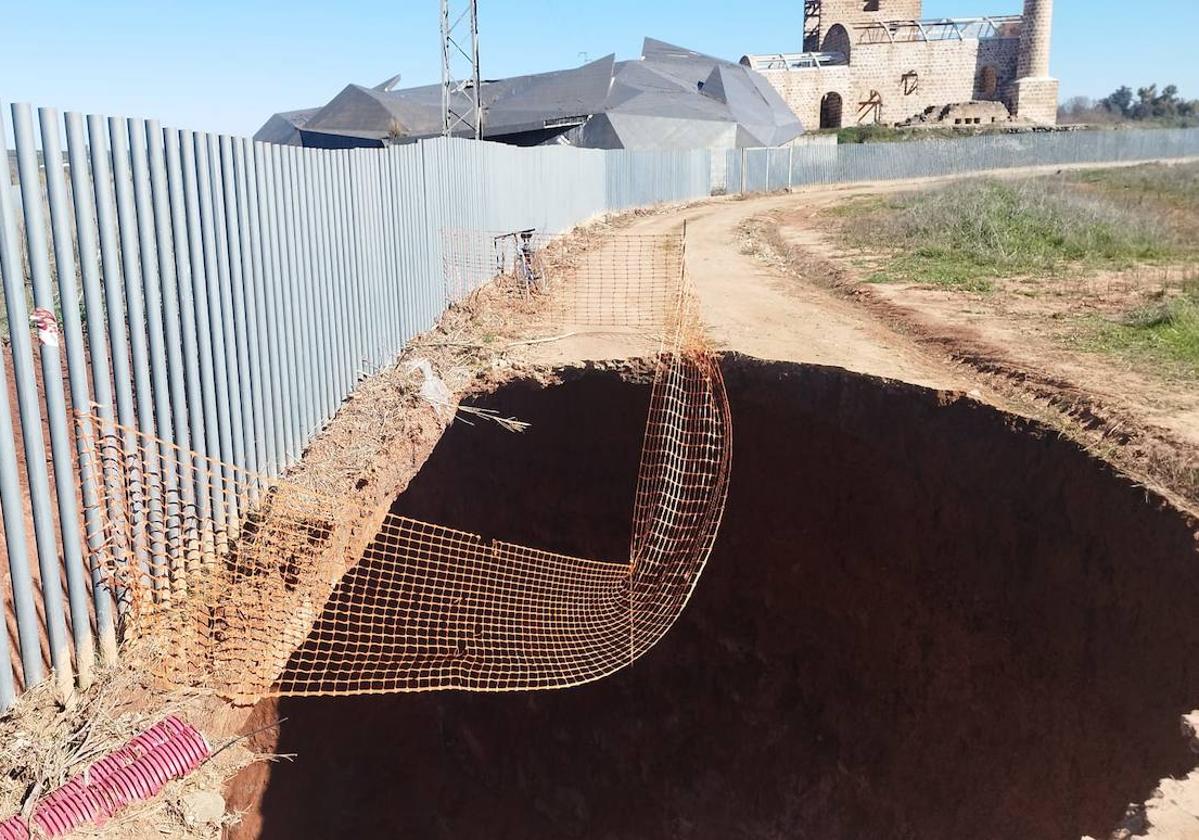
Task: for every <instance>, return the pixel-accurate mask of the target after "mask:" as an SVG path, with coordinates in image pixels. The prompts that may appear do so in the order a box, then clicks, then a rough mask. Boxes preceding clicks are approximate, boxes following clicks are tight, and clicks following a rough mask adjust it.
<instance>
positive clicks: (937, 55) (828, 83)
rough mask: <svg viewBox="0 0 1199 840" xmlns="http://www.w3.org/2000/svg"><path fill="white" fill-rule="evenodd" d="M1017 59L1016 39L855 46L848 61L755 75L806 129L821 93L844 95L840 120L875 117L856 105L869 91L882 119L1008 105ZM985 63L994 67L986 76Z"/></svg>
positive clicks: (813, 124) (814, 121) (814, 123)
mask: <svg viewBox="0 0 1199 840" xmlns="http://www.w3.org/2000/svg"><path fill="white" fill-rule="evenodd" d="M1018 58H1019V40H1018V39H1016V38H996V39H988V40H982V41H980V40H967V41H957V40H952V41H927V42H909V43H895V44H889V43H883V44H855V45H854V48H853V54H852V59H851V62H850V64H849V65H848V66H846V65H840V66H832V67H815V68H806V69H799V70H767V71H762V75H763V76H765V77H766V78H767V79H768V80H769V81H770V83H771V84H772V85H774V87H775V88H776V89H777V90H778V91H779V93H780V94H782V96H783V99H785V100H786V102H787V104H788V105H789V106H791V109H792V110H793V111H795V114H796V116H798V117H799V118H800V120H802V121H803V124H804V127H805V128H806V129H808V130H809V131H812V130H815V129H817V128H819V127H820V103H821V100H822V99H823V97H824V96H825V95H826V94H828V93H836V94H838V95H840V96H841V98H842V100H843V103H844V109H843V117H842V125H844V126H851V125H857V124H858V123H859V114H860V113H861V120H860V121H861V122H868V123H869V122H874V121H875V109H871V108H866V109H864V110H863V109H862V107H861V105H860V103H863V102H867V101H869V100H870V98H871V92H872V91H877V92H878V94H879V96H880V97H881V99H882V107H881V109H878V121H879V122H882V123H884V124H892V123H897V122H903V121H904V120H906V119H908V118H910V117H913V116H915V115H916V114H919V113H921V112H922V111H924V110H925V109H926V108H929V107H935V106H942V105H947V104H950V103H955V102H967V101H970V100H998V101H1002V102H1004V103H1005V104H1007V105H1008V106H1009V107H1011V106H1013V105H1014V104H1015V85H1014V83H1015V80H1016V64H1017V60H1018ZM986 68H991V69H993V70H994V75H993V77H992V76H991V74H990V73H989V72H986ZM992 78H993V80H994V85H993V89H992V86H991V84H989V82H990V80H991V79H992ZM1054 110H1055V111H1056V99H1055V100H1054Z"/></svg>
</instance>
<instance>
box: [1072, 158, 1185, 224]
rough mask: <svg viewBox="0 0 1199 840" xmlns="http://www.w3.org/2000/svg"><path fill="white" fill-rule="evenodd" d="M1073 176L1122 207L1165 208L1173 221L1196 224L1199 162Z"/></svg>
mask: <svg viewBox="0 0 1199 840" xmlns="http://www.w3.org/2000/svg"><path fill="white" fill-rule="evenodd" d="M1072 180H1073V181H1074V182H1075V183H1077V184H1080V185H1082V186H1083V187H1085V188H1087V189H1090V190H1091V191H1093V192H1094V193H1096V194H1098V195H1102V196H1104V197H1106V198H1108V199H1110V200H1111V201H1114V202H1116V203H1118V204H1120V205H1121V206H1123V207H1127V208H1144V209H1146V210H1148V211H1150V212H1158V213H1163V212H1164V213H1166V214H1170V215H1172V216H1174V219H1175V221H1184V222H1185V221H1189V222H1190V224H1189V225H1187V227H1189V228H1192V229H1193V228H1195V227H1199V164H1195V163H1187V164H1177V165H1169V164H1164V163H1153V164H1146V165H1144V166H1132V167H1119V168H1114V169H1096V170H1091V171H1087V172H1081V173H1079V174H1077V175H1075V176H1074V177H1073V178H1072Z"/></svg>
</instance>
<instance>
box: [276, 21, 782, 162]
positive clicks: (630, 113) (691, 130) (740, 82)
mask: <svg viewBox="0 0 1199 840" xmlns="http://www.w3.org/2000/svg"><path fill="white" fill-rule="evenodd" d="M394 81H395V80H394V79H391V80H388V81H387V82H384V83H383V84H381V85H378V86H376V87H373V88H371V87H364V86H362V85H353V84H352V85H349V86H347V87H346V88H345V89H344V90H342V91H341V93H339V94H338V95H337V96H335V97H334V98H333V99H332V100H331V101H330V102H329V103H328V104H326V105H325V106H324V107H321V108H309V109H304V110H299V111H287V112H281V113H278V114H275V115H274V116H272V117H271V118H270V119H269V120H268V121H267V122H266V124H265V125H263V127H262V128H261V129H259V131H258V133H257V134H255V135H254V137H255V139H256V140H261V141H265V142H270V143H285V144H292V145H304V146H314V147H320V148H347V147H359V146H381V145H386V144H392V143H407V142H412V141H415V140H421V139H425V138H429V137H435V136H438V135H440V134H441V133H442V126H443V117H442V93H443V89H442V86H441V85H426V86H424V87H415V88H408V89H401V90H392V89H391V85H392V84H394ZM454 95H456V96H462V97H465V96H466V93H464V92H462V91H457V92H456V93H455V94H454ZM480 100H481V103H482V108H483V137H484V139H487V140H496V141H500V142H504V143H510V144H513V145H519V146H538V145H568V146H578V147H584V148H595V149H680V148H685V149H695V148H713V149H727V148H741V147H759V146H779V145H782V144H784V143H788V142H790V141H791V140H793V139H794V138H796V137H798V136H799V135H800V134H802V133H803V127H802V125H801V124H800V121H799V119H798V118H797V117H796V116H795V114H794V113H793V112H792V111H791V109H790V108H789V107H788V106H787V104H786V102H784V101H783V98H782V96H780V95H779V93H778V92H777V91H776V90H775V89H774V88H773V87H772V86H771V85H770V83H769V82H767V81H766V79H765V78H764V77H763V76H762V75H761V74H759V73H758V72H756V71H755V70H753V69H751V68H749V67H745V66H743V65H740V64H736V63H733V62H730V61H725V60H723V59H719V58H714V57H712V56H708V55H703V54H702V53H697V52H694V51H692V50H688V49H684V48H682V47H677V46H674V45H672V44H668V43H665V42H663V41H656V40H654V39H652V38H646V39H645V43H644V46H643V48H642V54H641V58H640V59H638V60H634V61H617V60H616V57H615V55H608V56H605V57H604V58H601V59H599V60H597V61H592V62H589V63H587V64H584V65H583V66H581V67H576V68H572V69H569V70H560V71H556V72H551V73H538V74H535V75H529V76H514V77H512V78H508V79H499V80H494V81H490V80H487V81H483V82H482V84H481V87H480Z"/></svg>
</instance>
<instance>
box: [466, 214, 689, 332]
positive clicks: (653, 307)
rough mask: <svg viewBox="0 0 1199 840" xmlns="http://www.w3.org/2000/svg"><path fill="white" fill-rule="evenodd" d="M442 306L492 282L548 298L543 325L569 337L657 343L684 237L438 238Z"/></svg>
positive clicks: (677, 281)
mask: <svg viewBox="0 0 1199 840" xmlns="http://www.w3.org/2000/svg"><path fill="white" fill-rule="evenodd" d="M443 236H444V240H445V245H444V247H443V251H444V253H445V254H446V260H445V267H444V272H445V273H444V277H445V288H446V298H447V300H448V301H449V302H450V303H460V302H462V301H463V300H465V299H466V298H467V297H469V296H470V295H471V294H473V293H474V292H476V291H478V290H479V289H480V288H482V287H483V286H484V285H486V284H487V283H490V282H491V281H492V280H495V279H496V278H499V277H508V278H513V279H515V280H516V281H518V282H516V283H515V284H510V285H511V287H514V288H519V289H523V290H525V291H527V292H528V293H529V294H541V295H546V296H547V297H549V298H550V304H549V307H548V310H547V312H546V313H545V315H544V317H545V318H546V319H547V320H548V321H549V322H551V323H553V324H555V325H557V326H559V327H561V328H563V329H570V330H586V329H604V328H613V329H622V328H628V329H633V330H638V331H641V332H650V333H653V334H654V335H656V336H659V337H660V336H662V335H663V334H664V333H665V330H666V328H667V326H668V324H669V322H670V321H671V319H672V318H673V317H674V316H675V313H676V311H677V307H678V302H679V295H680V293H681V291H682V282H683V257H684V234H683V233H669V234H643V235H630V234H616V235H608V236H604V237H601V238H587V237H573V238H572V239H570V240H566V239H560V238H551V237H548V236H545V235H543V234H539V233H537V232H535V231H513V232H510V233H497V232H493V231H468V230H453V231H445V232H444V234H443Z"/></svg>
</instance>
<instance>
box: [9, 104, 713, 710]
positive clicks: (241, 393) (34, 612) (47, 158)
mask: <svg viewBox="0 0 1199 840" xmlns="http://www.w3.org/2000/svg"><path fill="white" fill-rule="evenodd" d="M11 113H12V129H13V130H12V137H13V140H14V141H15V145H16V163H17V165H16V167H15V170H16V171H15V172H10V168H9V167H8V166H6V167H5V169H4V171H3V176H4V177H0V274H2V276H3V285H4V301H5V312H6V316H7V322H6V327H7V333H8V339H9V349H10V351H11V352H10V358H9V360H8V361H11V368H10V365H9V364H8V363H6V360H4V359H3V358H2V357H0V380H2V381H3V383H4V384H5V386H6V387H4V388H0V502H2V508H3V517H4V544H5V549H6V554H7V568H8V573H9V574H8V578H9V581H10V586H9V587H4V589H3V590H2V591H3V595H4V598H5V616H6V620H5V621H3V622H0V710H2V709H4V708H7V707H8V706H9V705H10V704H11V703H12V701H13V699H14V697H15V696H16V694H17V692H18V690H19V689H20V688H23V687H27V686H30V685H33V684H35V683H37V682H39V681H41V680H42V679H43V678H44V677H45V675H46V673H47V665H49V667H50V668H51V669H53V672H54V673H55V675H56V676H57V678H58V679H59V680H60V682H61V683H62V685H63V687H64V688H67V687H68V686H69V684H70V683H71V682H72V681H73V680H76V679H77V680H78V681H79V682H81V683H84V684H86V683H87V682H88V681H89V680H90V674H91V670H92V666H93V662H94V660H95V659H97V658H100V659H102V660H110V659H111V658H113V657H114V656H115V655H116V631H115V627H114V625H115V620H116V618H115V616H114V615H113V603H112V597H111V594H110V593H109V592H107V591H106V587H105V586H104V582H103V581H102V580H101V579H100V576H99V574H98V570H96V569H89V568H85V565H84V559H83V556H82V555H83V552H82V550H81V547H82V545H83V542H82V540H84V539H93V540H94V539H99V535H100V529H101V516H100V511H98V510H97V509H96V504H97V498H98V496H97V493H96V487H95V485H94V484H93V483H92V482H93V481H94V477H93V476H91V475H90V474H89V470H88V465H89V464H90V461H89V459H87V458H85V457H84V451H85V450H86V449H87V447H88V446H89V444H88V443H87V442H86V441H83V440H79V439H77V435H76V429H75V426H74V424H73V422H72V415H71V412H72V410H74V409H79V410H82V411H85V412H87V411H94V412H95V413H96V414H98V415H99V416H100V418H101V419H102V421H103V422H115V423H117V424H119V425H120V426H124V427H128V428H132V429H137V430H138V431H140V432H142V433H145V434H148V435H154V436H157V438H159V439H161V441H162V443H161V444H154V445H161V446H163V447H168V446H177V447H180V448H181V449H182V450H184V451H186V450H194V451H197V452H200V453H201V454H203V455H205V456H207V457H210V458H213V459H219V460H221V461H224V462H225V463H228V464H232V465H235V466H236V467H238V468H241V469H245V470H249V471H252V472H261V473H266V474H268V475H275V474H279V473H281V472H282V471H284V470H286V469H287V468H288V467H289V466H290V465H292V464H294V463H295V462H296V460H297V459H298V458H299V457H300V455H301V452H302V451H303V449H304V447H305V445H306V444H307V443H308V441H310V440H311V439H312V437H313V435H315V434H316V433H317V431H318V430H319V429H320V428H321V427H322V426H323V425H324V424H325V423H326V422H327V421H328V420H329V419H330V418H331V417H332V416H333V414H334V412H336V410H337V408H338V406H339V405H340V404H341V402H342V400H343V399H344V398H345V397H346V396H347V395H348V394H349V393H350V392H351V390H352V389H353V388H354V387H355V385H356V383H357V382H358V381H359V380H360V379H361V378H362V377H363V376H366V375H369V374H371V373H373V372H375V371H377V370H379V369H380V368H381V367H383V366H385V365H387V364H389V363H390V362H392V361H393V360H394V359H395V358H396V356H397V355H398V354H399V353H400V351H401V350H402V348H403V347H404V344H405V343H406V342H407V341H408V340H409V339H411V338H412V337H413V336H414V335H416V334H417V333H419V332H420V331H422V330H425V329H427V328H429V327H430V326H432V324H433V323H434V322H435V320H436V319H437V317H438V316H439V315H440V313H441V312H442V309H443V307H444V304H445V300H444V285H443V268H442V255H441V249H442V243H443V236H442V232H443V231H444V230H447V229H467V230H480V231H482V230H499V231H504V230H515V229H524V228H538V229H539V230H540V231H542V232H547V233H558V232H562V231H565V230H567V229H569V228H571V227H573V226H574V225H577V224H578V223H580V222H582V221H584V220H586V219H588V218H590V217H593V216H596V215H597V214H601V213H604V212H607V211H612V210H622V209H625V208H628V207H630V206H634V205H641V204H651V203H655V202H660V201H671V200H679V199H690V198H699V197H702V196H706V195H708V194H709V192H710V189H711V187H710V183H709V176H710V172H711V163H710V156H709V153H708V152H707V151H696V152H603V151H590V150H587V151H583V150H576V149H568V148H544V149H516V148H512V147H508V146H501V145H493V144H487V143H475V142H470V141H465V140H434V141H429V142H425V143H420V144H417V145H412V146H402V147H396V148H390V149H384V150H378V149H375V150H344V151H327V150H317V149H300V148H294V147H284V146H270V145H264V144H256V143H252V142H251V141H249V140H246V139H242V138H233V137H227V136H218V135H213V134H204V133H194V132H190V131H176V130H172V129H168V130H163V129H161V128H160V127H159V126H158V125H157V124H156V123H155V122H152V121H145V120H139V119H118V118H104V117H96V116H89V117H86V118H84V117H81V116H80V115H78V114H67V115H66V117H65V120H60V118H59V116H58V115H57V114H56V113H55V112H54V111H52V110H47V109H42V110H40V111H39V112H38V113H37V119H36V121H35V115H34V113H33V111H32V109H31V108H30V107H29V106H26V105H15V106H13V107H12V109H11ZM9 136H10V135H9V132H8V128H7V125H6V119H5V115H4V112H3V109H0V149H8V148H9ZM6 162H7V155H6ZM13 401H15V403H16V412H15V417H16V420H17V422H16V423H15V424H14V423H13V417H14V413H13V411H12V408H13V406H12V402H13ZM47 441H48V446H49V451H48V452H47ZM17 445H19V446H20V447H21V455H18V454H17V448H16V447H17ZM168 463H169V462H168ZM169 480H170V479H169V477H168V481H169ZM178 483H179V484H180V485H181V488H180V489H181V493H182V495H183V497H184V498H183V503H184V504H195V505H197V506H198V507H200V508H201V509H202V510H203V511H204V513H205V514H206V515H211V516H213V517H217V518H219V517H221V516H222V515H224V510H225V509H224V507H223V503H222V500H221V497H220V496H219V494H214V497H213V498H204V497H203V495H202V494H201V496H200V497H197V495H196V493H195V492H194V491H192V492H190V497H189V488H188V487H187V486H186V485H187V482H184V481H180V482H178ZM97 642H98V644H97ZM13 643H15V645H14V644H13ZM14 647H15V651H14V650H13V648H14ZM97 651H98V653H97ZM14 653H15V654H16V655H13V654H14Z"/></svg>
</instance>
